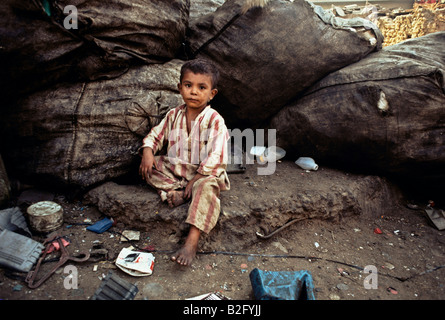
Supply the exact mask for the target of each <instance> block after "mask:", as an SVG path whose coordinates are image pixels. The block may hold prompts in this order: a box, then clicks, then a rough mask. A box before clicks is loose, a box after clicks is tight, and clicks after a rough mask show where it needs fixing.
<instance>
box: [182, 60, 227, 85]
mask: <svg viewBox="0 0 445 320" xmlns="http://www.w3.org/2000/svg"><path fill="white" fill-rule="evenodd" d="M187 71H191V72H193V73H195V74H205V75H209V76H210V77H211V78H212V89H215V88H216V86H217V85H218V81H219V71H218V69H217V68H216V67H215V65H214V64H213V63H211V62H210V61H207V60H203V59H195V60H190V61H187V62H186V63H184V64H183V66H182V68H181V76H180V78H179V82H182V78H183V77H184V74H185V73H186V72H187Z"/></svg>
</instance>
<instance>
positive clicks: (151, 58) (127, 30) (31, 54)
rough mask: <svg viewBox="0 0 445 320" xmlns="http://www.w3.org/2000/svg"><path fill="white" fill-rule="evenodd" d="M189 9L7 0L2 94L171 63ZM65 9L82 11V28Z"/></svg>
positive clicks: (183, 0) (184, 2)
mask: <svg viewBox="0 0 445 320" xmlns="http://www.w3.org/2000/svg"><path fill="white" fill-rule="evenodd" d="M44 2H45V3H47V5H46V6H45V7H44V6H43V5H42V3H44ZM189 6H190V3H189V1H188V0H164V1H152V0H148V1H147V0H131V1H130V0H109V1H99V0H48V1H39V0H2V1H1V2H0V12H2V22H1V23H0V38H1V40H2V44H1V46H2V50H1V51H0V69H1V70H2V71H1V73H0V93H2V96H3V97H6V96H12V98H14V97H15V96H20V95H23V94H28V93H30V92H33V91H36V90H40V89H42V88H43V87H44V86H50V85H53V84H55V83H59V82H61V81H69V82H78V81H80V82H81V81H90V80H98V79H110V78H115V77H117V76H120V75H121V74H123V73H125V72H126V71H127V70H128V68H129V67H130V66H132V65H134V64H136V63H140V62H142V63H163V62H165V61H168V60H171V59H173V58H174V57H175V56H176V54H177V51H178V50H179V49H180V48H181V46H182V42H183V41H184V37H185V31H186V27H187V24H188V14H189ZM66 8H68V9H70V8H71V9H75V12H76V15H75V17H76V22H75V23H74V22H73V21H72V20H71V18H72V17H74V15H73V11H72V10H71V11H70V10H65V9H66ZM67 19H68V22H69V23H67Z"/></svg>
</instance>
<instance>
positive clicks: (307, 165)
mask: <svg viewBox="0 0 445 320" xmlns="http://www.w3.org/2000/svg"><path fill="white" fill-rule="evenodd" d="M295 163H296V164H297V165H298V166H299V167H300V168H302V169H304V170H317V169H318V165H317V164H316V163H315V161H314V159H312V158H309V157H300V158H298V159H297V161H295Z"/></svg>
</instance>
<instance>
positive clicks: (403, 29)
mask: <svg viewBox="0 0 445 320" xmlns="http://www.w3.org/2000/svg"><path fill="white" fill-rule="evenodd" d="M377 25H378V26H379V29H380V30H381V31H382V33H383V36H384V37H385V41H384V42H383V46H384V47H386V46H390V45H394V44H397V43H400V42H402V41H405V40H407V39H413V38H418V37H421V36H424V35H427V34H430V33H434V32H438V31H445V4H440V3H435V4H416V3H415V4H414V7H413V9H410V10H398V11H397V12H393V15H392V16H390V15H386V16H384V17H380V18H379V19H378V22H377Z"/></svg>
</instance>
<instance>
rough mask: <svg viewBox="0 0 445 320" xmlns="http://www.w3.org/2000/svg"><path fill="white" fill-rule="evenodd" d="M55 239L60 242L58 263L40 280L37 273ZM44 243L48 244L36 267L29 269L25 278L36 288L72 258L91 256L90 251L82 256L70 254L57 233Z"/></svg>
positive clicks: (79, 259) (84, 258) (81, 259)
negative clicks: (37, 278)
mask: <svg viewBox="0 0 445 320" xmlns="http://www.w3.org/2000/svg"><path fill="white" fill-rule="evenodd" d="M54 241H57V242H58V243H59V250H60V253H61V254H60V259H59V261H58V262H57V264H56V265H55V266H54V267H53V268H52V269H51V270H50V271H49V272H48V273H47V274H46V275H44V276H43V277H42V278H41V279H40V280H38V281H36V276H37V273H38V272H39V269H40V266H41V264H42V262H43V261H44V260H45V257H46V255H47V254H48V251H49V249H50V248H51V245H52V243H53V242H54ZM43 244H44V245H46V248H45V251H44V252H43V253H42V255H41V256H40V258H39V260H38V261H37V265H36V267H35V269H34V270H31V271H29V272H28V275H27V276H26V279H25V282H26V283H27V284H28V287H29V288H31V289H35V288H37V287H39V286H40V285H42V284H43V283H44V282H45V281H46V280H48V279H49V278H50V277H51V275H52V274H53V273H54V272H56V270H57V269H58V268H60V267H61V266H63V265H64V264H65V263H66V262H67V261H69V260H71V261H75V262H84V261H87V260H88V259H89V258H90V254H89V253H86V254H85V253H82V254H81V256H82V257H75V256H71V255H70V254H69V252H68V250H67V249H66V247H65V246H64V245H63V242H62V238H61V237H60V236H59V235H57V234H55V235H52V236H50V237H48V239H46V240H45V242H44V243H43ZM35 281H36V282H35Z"/></svg>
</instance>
